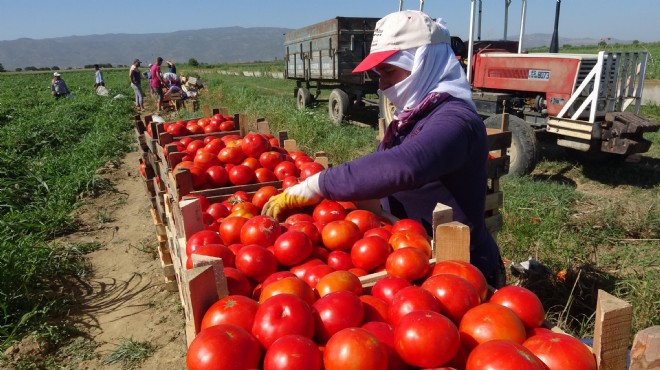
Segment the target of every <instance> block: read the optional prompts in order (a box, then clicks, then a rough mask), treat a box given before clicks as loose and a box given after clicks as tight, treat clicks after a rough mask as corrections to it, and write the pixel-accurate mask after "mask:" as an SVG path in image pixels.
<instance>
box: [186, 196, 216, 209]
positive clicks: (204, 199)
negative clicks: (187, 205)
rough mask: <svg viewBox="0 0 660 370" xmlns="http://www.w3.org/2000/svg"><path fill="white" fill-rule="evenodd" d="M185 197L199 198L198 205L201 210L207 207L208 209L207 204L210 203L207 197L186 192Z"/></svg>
mask: <svg viewBox="0 0 660 370" xmlns="http://www.w3.org/2000/svg"><path fill="white" fill-rule="evenodd" d="M186 197H188V198H197V199H199V206H200V207H201V208H202V212H205V211H206V210H207V209H209V206H210V205H211V203H210V202H209V199H208V198H207V197H205V196H204V195H201V194H188V195H186Z"/></svg>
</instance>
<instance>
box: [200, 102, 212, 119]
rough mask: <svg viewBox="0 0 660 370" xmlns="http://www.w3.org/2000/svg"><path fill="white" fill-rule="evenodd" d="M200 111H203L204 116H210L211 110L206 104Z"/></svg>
mask: <svg viewBox="0 0 660 370" xmlns="http://www.w3.org/2000/svg"><path fill="white" fill-rule="evenodd" d="M202 112H204V118H211V110H210V109H209V106H208V105H207V104H204V105H203V106H202Z"/></svg>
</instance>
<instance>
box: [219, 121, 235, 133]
mask: <svg viewBox="0 0 660 370" xmlns="http://www.w3.org/2000/svg"><path fill="white" fill-rule="evenodd" d="M218 128H219V129H220V131H232V130H235V129H236V123H234V121H222V122H220V124H219V125H218Z"/></svg>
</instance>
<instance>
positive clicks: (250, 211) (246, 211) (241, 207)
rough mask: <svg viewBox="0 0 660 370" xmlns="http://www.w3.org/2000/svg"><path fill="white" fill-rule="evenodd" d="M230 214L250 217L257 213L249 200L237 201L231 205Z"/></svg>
mask: <svg viewBox="0 0 660 370" xmlns="http://www.w3.org/2000/svg"><path fill="white" fill-rule="evenodd" d="M230 214H232V215H234V216H245V217H247V218H250V217H252V216H254V215H256V214H259V210H258V209H257V207H256V206H255V205H254V204H252V203H250V202H238V203H236V204H234V205H233V206H232V207H231V210H230Z"/></svg>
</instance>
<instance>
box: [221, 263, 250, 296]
mask: <svg viewBox="0 0 660 370" xmlns="http://www.w3.org/2000/svg"><path fill="white" fill-rule="evenodd" d="M224 274H225V279H227V291H228V292H229V294H230V295H244V296H246V297H250V295H251V293H252V287H251V286H250V281H249V280H248V278H247V276H245V274H243V273H242V272H240V271H238V270H237V269H235V268H233V267H225V268H224Z"/></svg>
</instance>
